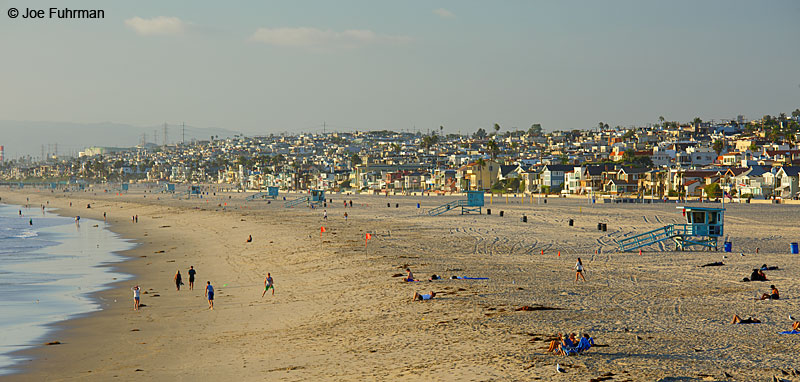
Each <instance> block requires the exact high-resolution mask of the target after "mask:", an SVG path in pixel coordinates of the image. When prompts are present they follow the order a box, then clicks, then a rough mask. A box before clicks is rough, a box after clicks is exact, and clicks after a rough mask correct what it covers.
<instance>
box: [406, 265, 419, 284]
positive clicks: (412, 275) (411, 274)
mask: <svg viewBox="0 0 800 382" xmlns="http://www.w3.org/2000/svg"><path fill="white" fill-rule="evenodd" d="M406 272H408V275H407V276H406V278H404V279H403V281H407V282H412V281H417V280H416V279H415V278H414V274H413V273H411V268H406Z"/></svg>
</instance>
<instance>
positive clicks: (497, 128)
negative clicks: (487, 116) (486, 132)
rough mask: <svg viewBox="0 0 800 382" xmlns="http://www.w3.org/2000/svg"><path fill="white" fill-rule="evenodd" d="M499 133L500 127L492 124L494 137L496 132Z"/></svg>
mask: <svg viewBox="0 0 800 382" xmlns="http://www.w3.org/2000/svg"><path fill="white" fill-rule="evenodd" d="M498 131H500V125H499V124H497V123H495V124H494V135H497V132H498Z"/></svg>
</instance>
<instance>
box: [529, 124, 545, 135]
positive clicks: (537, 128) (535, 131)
mask: <svg viewBox="0 0 800 382" xmlns="http://www.w3.org/2000/svg"><path fill="white" fill-rule="evenodd" d="M528 134H529V135H533V136H538V135H541V134H542V124H541V123H534V124H533V125H531V128H530V129H528Z"/></svg>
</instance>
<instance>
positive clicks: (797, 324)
mask: <svg viewBox="0 0 800 382" xmlns="http://www.w3.org/2000/svg"><path fill="white" fill-rule="evenodd" d="M798 330H800V321H795V322H794V323H793V324H792V331H793V332H794V331H798Z"/></svg>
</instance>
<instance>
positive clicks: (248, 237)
mask: <svg viewBox="0 0 800 382" xmlns="http://www.w3.org/2000/svg"><path fill="white" fill-rule="evenodd" d="M247 242H248V243H252V242H253V235H247Z"/></svg>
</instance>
